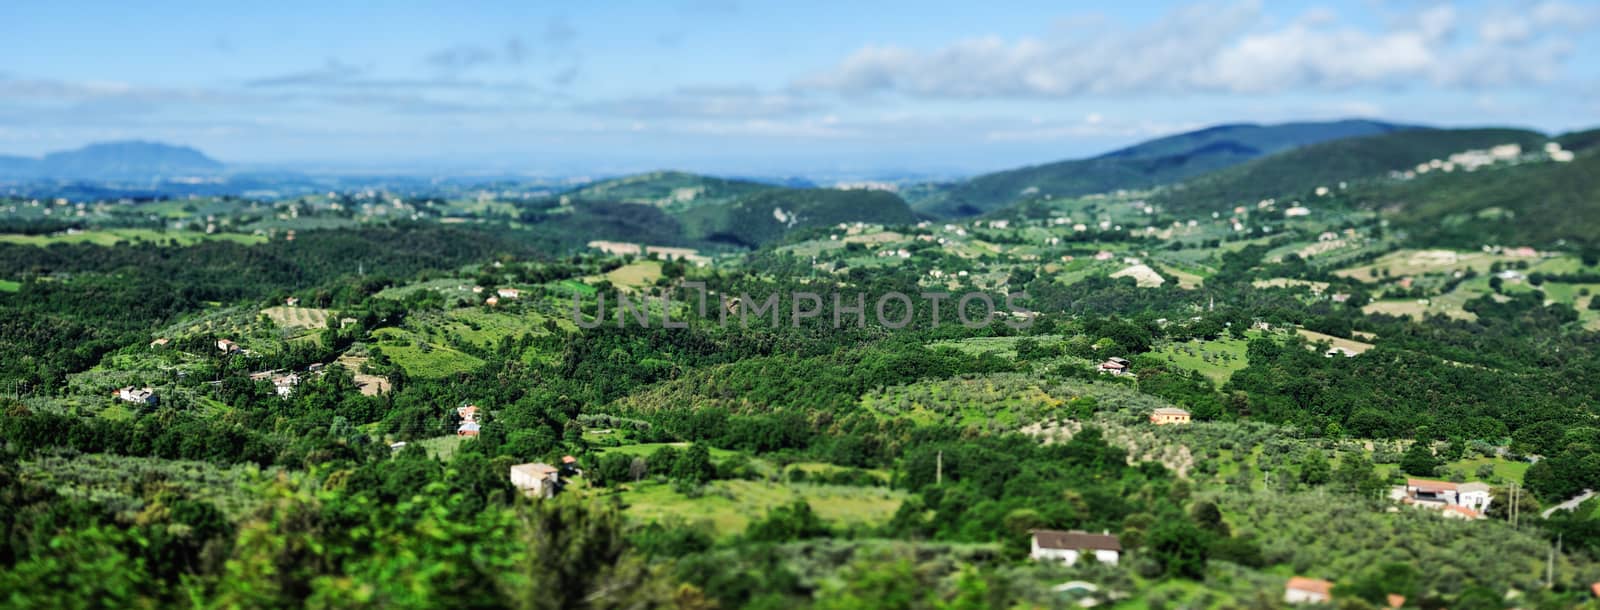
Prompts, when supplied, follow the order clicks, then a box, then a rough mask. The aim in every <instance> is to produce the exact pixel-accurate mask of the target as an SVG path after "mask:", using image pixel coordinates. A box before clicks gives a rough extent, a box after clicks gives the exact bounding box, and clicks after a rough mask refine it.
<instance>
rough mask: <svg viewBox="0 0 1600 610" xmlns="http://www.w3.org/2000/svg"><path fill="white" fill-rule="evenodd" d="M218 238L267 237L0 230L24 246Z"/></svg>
mask: <svg viewBox="0 0 1600 610" xmlns="http://www.w3.org/2000/svg"><path fill="white" fill-rule="evenodd" d="M209 240H221V241H231V242H235V243H240V244H246V245H249V244H259V243H265V242H266V241H267V238H266V237H265V236H261V235H248V234H244V233H212V234H209V235H208V234H205V233H199V232H195V231H157V230H154V229H97V230H92V231H81V232H77V233H71V234H67V233H57V234H54V235H20V234H15V233H6V234H0V243H8V244H18V245H24V246H49V245H52V244H94V245H97V246H111V245H115V244H116V243H117V242H136V241H141V242H150V243H156V244H165V243H167V242H169V241H176V242H177V243H178V245H180V246H189V245H193V244H197V243H200V242H202V241H209Z"/></svg>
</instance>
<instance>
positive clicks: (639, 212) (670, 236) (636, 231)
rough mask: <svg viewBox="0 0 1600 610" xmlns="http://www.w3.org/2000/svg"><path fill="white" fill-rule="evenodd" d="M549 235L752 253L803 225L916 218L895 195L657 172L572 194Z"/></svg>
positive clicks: (548, 226)
mask: <svg viewBox="0 0 1600 610" xmlns="http://www.w3.org/2000/svg"><path fill="white" fill-rule="evenodd" d="M566 197H567V198H569V199H570V200H571V201H570V205H565V206H563V209H566V210H568V212H567V213H565V214H556V215H552V216H551V217H549V218H548V221H547V222H548V224H546V225H545V227H544V230H545V231H546V232H552V233H556V234H558V235H561V236H569V237H572V238H573V239H577V238H580V237H581V240H582V241H587V240H589V239H609V240H616V241H628V242H639V243H647V244H653V245H672V246H697V247H706V246H712V247H715V246H723V247H726V246H734V247H740V248H753V247H757V246H759V245H761V244H763V243H766V242H768V241H771V240H773V239H776V238H778V237H781V236H782V235H783V234H784V233H786V232H788V231H790V230H793V229H798V228H804V227H815V226H823V225H830V224H838V223H841V222H873V223H906V222H915V221H916V219H917V217H916V214H915V213H913V212H912V211H911V207H910V206H908V205H906V202H905V200H903V199H901V198H900V197H899V196H898V195H895V194H894V193H888V192H883V191H869V190H837V189H822V188H786V187H781V186H774V185H769V184H762V183H759V182H750V181H746V180H730V179H724V178H714V177H710V176H701V175H697V174H690V173H685V172H652V173H648V174H638V175H634V176H624V177H621V178H615V179H611V180H604V181H600V182H595V183H592V184H588V185H585V186H583V187H581V188H579V189H576V190H573V191H571V192H568V193H567V195H566Z"/></svg>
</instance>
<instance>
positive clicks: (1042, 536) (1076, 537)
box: [1028, 530, 1122, 565]
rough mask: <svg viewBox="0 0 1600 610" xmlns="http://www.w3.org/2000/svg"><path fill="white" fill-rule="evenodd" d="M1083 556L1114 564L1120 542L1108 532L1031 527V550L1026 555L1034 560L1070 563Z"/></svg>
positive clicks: (1118, 555) (1120, 553) (1119, 553)
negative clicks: (1092, 532)
mask: <svg viewBox="0 0 1600 610" xmlns="http://www.w3.org/2000/svg"><path fill="white" fill-rule="evenodd" d="M1083 555H1089V556H1092V557H1094V559H1095V560H1096V561H1099V562H1100V563H1109V564H1111V565H1116V564H1117V559H1118V558H1119V557H1120V556H1121V555H1122V542H1121V541H1120V540H1118V539H1117V537H1116V536H1113V535H1111V534H1109V533H1105V534H1091V533H1088V532H1082V531H1078V530H1072V531H1065V532H1063V531H1061V530H1033V550H1032V551H1031V552H1029V553H1028V557H1030V558H1032V559H1033V560H1034V561H1060V562H1062V563H1065V564H1068V565H1071V564H1074V563H1077V562H1078V557H1080V556H1083Z"/></svg>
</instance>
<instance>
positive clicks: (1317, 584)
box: [1288, 576, 1333, 597]
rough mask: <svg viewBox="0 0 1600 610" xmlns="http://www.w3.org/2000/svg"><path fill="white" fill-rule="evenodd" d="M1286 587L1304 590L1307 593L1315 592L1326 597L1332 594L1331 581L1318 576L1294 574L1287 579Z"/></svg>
mask: <svg viewBox="0 0 1600 610" xmlns="http://www.w3.org/2000/svg"><path fill="white" fill-rule="evenodd" d="M1288 588H1290V589H1294V590H1296V591H1305V592H1307V593H1317V594H1320V595H1324V596H1328V597H1331V596H1332V595H1333V583H1332V582H1329V581H1326V580H1322V579H1320V578H1306V577H1304V576H1295V577H1293V578H1290V579H1289V586H1288Z"/></svg>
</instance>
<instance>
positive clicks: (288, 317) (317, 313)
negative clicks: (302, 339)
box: [261, 306, 333, 330]
mask: <svg viewBox="0 0 1600 610" xmlns="http://www.w3.org/2000/svg"><path fill="white" fill-rule="evenodd" d="M261 313H262V314H263V315H265V316H267V318H269V319H271V320H272V323H273V324H276V325H278V328H283V329H289V330H306V329H310V330H320V329H323V328H327V327H328V316H330V315H332V313H333V312H332V311H330V310H327V309H317V308H315V307H282V306H279V307H268V308H266V309H263V310H261Z"/></svg>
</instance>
